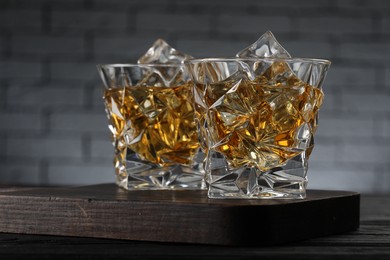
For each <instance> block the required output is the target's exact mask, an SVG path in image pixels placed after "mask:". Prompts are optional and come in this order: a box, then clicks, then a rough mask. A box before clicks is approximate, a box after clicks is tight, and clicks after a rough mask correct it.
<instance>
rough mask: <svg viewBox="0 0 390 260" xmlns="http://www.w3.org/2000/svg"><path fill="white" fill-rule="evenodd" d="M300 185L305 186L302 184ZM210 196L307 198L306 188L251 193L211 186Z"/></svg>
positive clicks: (217, 197)
mask: <svg viewBox="0 0 390 260" xmlns="http://www.w3.org/2000/svg"><path fill="white" fill-rule="evenodd" d="M300 186H303V184H302V185H300ZM207 195H208V197H209V198H211V199H304V198H306V190H305V189H296V190H284V191H283V190H281V189H280V190H275V189H263V190H258V191H254V192H251V193H243V192H241V191H234V190H233V191H227V190H221V189H219V188H215V187H212V186H210V188H209V191H208V194H207Z"/></svg>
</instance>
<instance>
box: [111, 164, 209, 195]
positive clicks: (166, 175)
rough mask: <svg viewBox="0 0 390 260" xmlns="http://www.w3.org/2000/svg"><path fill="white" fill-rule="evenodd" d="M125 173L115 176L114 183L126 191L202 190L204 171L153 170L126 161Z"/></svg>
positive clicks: (181, 166) (164, 168) (178, 168)
mask: <svg viewBox="0 0 390 260" xmlns="http://www.w3.org/2000/svg"><path fill="white" fill-rule="evenodd" d="M126 164H127V166H128V168H127V169H126V172H124V173H121V174H117V176H116V177H117V178H116V183H117V185H118V186H119V187H121V188H124V189H126V190H172V189H175V190H204V189H206V184H205V181H204V171H203V169H201V168H199V167H188V166H183V165H172V166H167V167H162V168H153V167H152V166H150V165H148V164H142V163H140V162H132V161H127V163H126Z"/></svg>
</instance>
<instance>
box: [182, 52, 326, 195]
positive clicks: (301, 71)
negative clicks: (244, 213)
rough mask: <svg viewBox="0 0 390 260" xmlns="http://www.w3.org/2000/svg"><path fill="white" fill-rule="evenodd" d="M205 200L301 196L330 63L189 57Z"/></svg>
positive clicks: (324, 61)
mask: <svg viewBox="0 0 390 260" xmlns="http://www.w3.org/2000/svg"><path fill="white" fill-rule="evenodd" d="M185 64H186V66H187V68H188V69H189V71H190V73H191V75H192V77H193V80H194V86H193V96H194V103H195V104H194V107H195V110H196V122H197V126H198V129H199V134H200V138H199V139H200V145H201V147H202V149H203V151H204V152H205V154H206V159H205V171H206V181H207V183H208V186H209V191H208V196H209V197H210V198H304V197H305V194H306V185H307V169H308V159H309V156H310V154H311V152H312V150H313V147H314V139H313V135H314V133H315V131H316V128H317V120H318V118H317V115H318V110H319V108H320V106H321V104H322V100H323V92H322V90H321V86H322V83H323V81H324V78H325V75H326V73H327V70H328V68H329V66H330V62H329V61H327V60H319V59H298V58H294V59H293V58H232V59H217V58H216V59H192V60H188V61H185Z"/></svg>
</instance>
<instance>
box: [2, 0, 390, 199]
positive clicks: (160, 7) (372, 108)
mask: <svg viewBox="0 0 390 260" xmlns="http://www.w3.org/2000/svg"><path fill="white" fill-rule="evenodd" d="M266 30H271V31H272V32H273V33H274V34H275V36H276V37H277V39H278V40H279V41H280V42H281V43H282V44H283V45H284V47H285V48H286V49H287V50H288V51H289V52H290V53H291V54H292V55H293V56H295V57H316V58H325V59H330V60H331V61H332V66H331V69H330V71H329V74H328V76H327V79H326V81H325V86H324V92H325V95H326V96H325V103H324V105H323V107H322V109H321V111H320V126H319V130H318V132H317V135H316V147H315V149H314V153H313V155H312V157H311V160H310V162H309V166H310V169H309V188H326V189H349V190H355V191H360V192H363V193H372V192H379V193H390V161H389V157H390V145H389V144H390V84H389V83H388V82H389V81H390V1H379V0H367V1H365V0H360V1H358V0H356V1H353V0H349V1H348V0H346V1H341V0H339V1H337V0H334V1H312V0H304V1H303V0H295V1H289V0H284V1H283V0H272V1H248V0H240V1H211V0H198V1H189V0H177V1H175V0H143V1H125V0H123V1H122V0H114V1H108V0H107V1H103V0H86V1H74V0H63V1H60V0H57V1H39V0H38V1H28V0H25V1H6V0H0V86H1V87H0V184H1V183H2V184H29V185H78V184H94V183H101V182H113V180H114V177H113V166H112V162H111V161H112V160H111V158H112V151H113V149H112V147H111V144H110V137H109V132H108V129H107V121H106V117H105V112H104V109H103V104H102V99H101V95H102V90H101V87H102V86H101V83H100V80H99V78H98V74H97V71H96V69H95V65H96V64H98V63H119V62H122V63H124V62H135V61H136V60H137V58H138V56H140V55H141V54H143V53H144V52H145V51H146V50H147V49H148V47H149V46H150V45H151V44H152V43H153V42H154V41H155V40H156V39H157V38H159V37H162V38H164V39H165V40H166V41H167V42H168V43H170V44H171V45H172V46H173V47H175V48H177V49H179V50H181V51H183V52H187V53H190V54H192V55H193V56H196V57H204V56H232V55H233V54H234V53H236V52H237V51H238V50H240V49H242V48H243V47H246V46H247V45H249V44H251V43H252V42H254V41H256V40H257V38H258V37H259V36H260V35H261V34H262V33H264V32H265V31H266Z"/></svg>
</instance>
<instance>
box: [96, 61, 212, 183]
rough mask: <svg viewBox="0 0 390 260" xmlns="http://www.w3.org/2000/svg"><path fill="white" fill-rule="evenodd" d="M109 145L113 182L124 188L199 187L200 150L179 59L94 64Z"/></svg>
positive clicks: (186, 77)
mask: <svg viewBox="0 0 390 260" xmlns="http://www.w3.org/2000/svg"><path fill="white" fill-rule="evenodd" d="M98 71H99V73H100V76H101V79H102V81H103V83H104V95H103V100H104V104H105V107H106V113H107V116H108V120H109V129H110V131H111V133H112V142H113V146H114V166H115V173H116V183H117V184H118V185H119V186H120V187H122V188H125V189H203V188H205V184H204V169H203V159H204V155H203V153H202V152H201V150H200V148H199V141H198V134H197V129H196V124H195V122H194V113H195V111H194V108H193V104H192V96H191V86H192V82H191V81H190V77H189V75H188V73H187V71H186V70H185V67H184V66H183V65H182V64H108V65H98Z"/></svg>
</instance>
